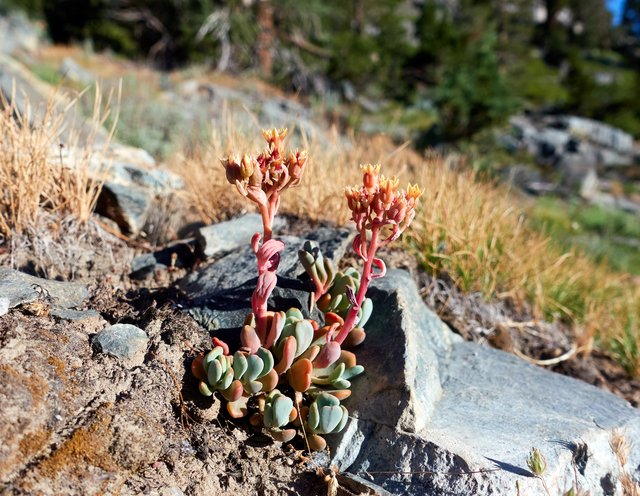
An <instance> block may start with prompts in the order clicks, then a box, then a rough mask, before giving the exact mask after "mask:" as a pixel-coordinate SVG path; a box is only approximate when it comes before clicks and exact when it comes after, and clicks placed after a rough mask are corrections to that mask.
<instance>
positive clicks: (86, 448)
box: [36, 407, 118, 479]
mask: <svg viewBox="0 0 640 496" xmlns="http://www.w3.org/2000/svg"><path fill="white" fill-rule="evenodd" d="M108 408H109V407H103V408H102V409H100V410H98V412H96V417H95V419H94V421H93V422H92V423H91V424H90V425H88V426H86V427H80V428H79V429H77V430H76V431H75V432H74V433H73V434H72V435H71V437H70V438H68V439H67V440H65V441H64V442H63V443H62V444H61V445H60V447H59V448H58V449H56V450H55V451H54V452H53V453H52V454H51V456H49V457H48V458H46V459H45V460H43V461H42V462H41V463H40V464H39V467H38V468H37V469H36V472H39V474H41V475H42V476H44V477H46V478H49V479H55V478H56V477H57V476H58V475H60V474H61V473H63V472H64V473H66V474H68V475H70V476H73V477H77V478H81V477H83V475H85V474H86V473H87V467H88V466H93V467H98V468H100V469H102V470H104V471H106V472H115V471H116V470H118V464H117V463H116V461H115V460H114V459H113V457H112V456H111V454H110V453H109V444H110V439H111V435H112V433H111V432H110V431H109V426H110V425H111V416H110V415H109V414H108V413H107V411H106V410H107V409H108Z"/></svg>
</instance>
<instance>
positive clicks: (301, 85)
mask: <svg viewBox="0 0 640 496" xmlns="http://www.w3.org/2000/svg"><path fill="white" fill-rule="evenodd" d="M619 1H620V2H624V5H622V4H621V7H622V9H621V16H620V19H619V21H618V22H617V23H614V22H612V14H611V12H610V11H609V10H608V9H607V5H606V2H605V0H510V1H508V2H504V1H501V0H419V1H409V0H307V1H304V2H299V1H297V0H226V1H223V0H5V9H6V8H12V7H13V8H15V7H18V8H21V9H23V10H26V11H27V12H28V14H29V15H31V16H32V17H36V18H41V19H44V20H45V21H46V25H47V26H48V31H49V34H50V36H51V38H52V40H53V41H54V42H60V43H69V42H83V41H86V40H91V43H92V44H93V47H94V48H95V49H96V50H105V49H109V50H113V51H114V52H117V53H120V54H122V55H124V56H127V57H134V58H139V59H147V60H149V61H150V62H151V63H152V64H153V65H154V66H156V67H158V68H160V69H172V68H176V67H180V66H184V65H185V64H189V63H194V62H195V63H202V64H207V65H210V66H211V67H212V68H213V69H218V70H226V71H232V72H234V71H235V72H240V71H256V72H257V73H259V74H260V75H261V76H262V77H264V78H266V79H268V80H269V81H271V82H272V83H274V84H277V85H279V86H281V87H282V88H284V89H286V90H291V91H295V92H299V93H301V94H303V95H317V94H326V93H329V92H332V93H336V94H339V95H341V97H342V98H344V99H345V100H347V101H348V100H353V99H356V98H367V99H370V100H372V101H376V100H379V99H381V98H384V99H385V100H391V101H394V102H396V103H398V104H399V105H402V106H403V107H404V108H407V109H409V110H408V115H411V112H410V109H411V108H429V109H432V111H433V113H434V115H433V118H430V119H426V121H427V122H428V126H426V127H425V128H424V129H422V130H421V131H422V132H423V138H424V140H423V141H424V143H425V144H430V143H432V142H435V141H437V142H442V141H453V140H459V139H460V138H464V139H467V138H470V137H472V136H474V135H475V134H476V133H478V132H479V131H481V130H482V129H483V128H487V127H490V126H492V125H495V124H500V123H502V122H504V121H505V119H506V118H507V117H508V116H509V115H512V114H513V113H514V112H516V111H519V110H523V109H540V108H542V109H544V110H545V111H552V112H555V111H557V112H571V113H577V114H579V115H583V116H586V117H592V118H595V119H599V120H603V121H605V122H608V123H611V124H613V125H616V126H619V127H621V128H622V129H624V130H627V131H629V132H631V133H632V134H634V135H635V136H636V137H639V136H640V98H638V96H637V95H640V77H639V74H640V70H639V67H640V27H639V26H640V15H639V12H640V1H639V0H619ZM425 102H426V103H425ZM391 107H393V105H392V106H391ZM416 114H417V115H418V118H419V119H421V122H424V121H425V119H424V116H423V115H421V114H423V113H422V112H416ZM407 125H408V127H409V128H411V127H412V124H411V123H410V122H409V123H407ZM418 125H419V124H418Z"/></svg>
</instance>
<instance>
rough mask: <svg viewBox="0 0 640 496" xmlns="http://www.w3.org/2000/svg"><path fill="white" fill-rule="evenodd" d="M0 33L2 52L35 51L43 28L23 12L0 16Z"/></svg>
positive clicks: (0, 50)
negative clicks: (0, 34)
mask: <svg viewBox="0 0 640 496" xmlns="http://www.w3.org/2000/svg"><path fill="white" fill-rule="evenodd" d="M0 33H2V36H0V52H3V53H8V54H13V53H16V52H19V51H26V52H27V53H33V52H35V51H36V50H37V49H38V46H39V45H40V38H41V37H42V29H41V28H39V27H38V25H37V24H35V23H33V22H31V21H29V19H27V16H26V15H25V14H23V13H22V12H13V13H11V14H9V15H6V16H0Z"/></svg>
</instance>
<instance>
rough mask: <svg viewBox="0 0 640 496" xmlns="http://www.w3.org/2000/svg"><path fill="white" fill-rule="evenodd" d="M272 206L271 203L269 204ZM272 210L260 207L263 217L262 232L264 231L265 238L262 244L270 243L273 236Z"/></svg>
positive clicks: (265, 206) (267, 207)
mask: <svg viewBox="0 0 640 496" xmlns="http://www.w3.org/2000/svg"><path fill="white" fill-rule="evenodd" d="M269 204H271V202H269ZM270 210H271V209H270V208H269V206H267V205H264V206H262V205H261V206H260V215H261V216H262V230H263V238H262V242H263V243H264V242H266V241H269V240H270V239H271V236H272V235H273V227H272V219H273V217H272V215H271V212H270Z"/></svg>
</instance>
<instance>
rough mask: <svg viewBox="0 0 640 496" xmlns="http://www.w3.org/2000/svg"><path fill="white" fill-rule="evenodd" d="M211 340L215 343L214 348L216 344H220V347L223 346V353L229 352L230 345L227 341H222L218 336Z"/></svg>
mask: <svg viewBox="0 0 640 496" xmlns="http://www.w3.org/2000/svg"><path fill="white" fill-rule="evenodd" d="M211 342H212V343H213V347H214V348H215V347H216V346H220V348H222V354H223V355H228V354H229V345H228V344H227V343H225V342H224V341H222V340H221V339H218V338H216V337H213V338H211Z"/></svg>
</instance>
